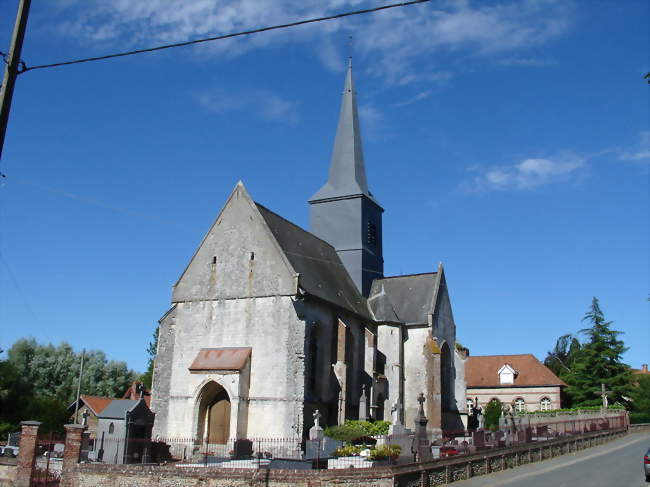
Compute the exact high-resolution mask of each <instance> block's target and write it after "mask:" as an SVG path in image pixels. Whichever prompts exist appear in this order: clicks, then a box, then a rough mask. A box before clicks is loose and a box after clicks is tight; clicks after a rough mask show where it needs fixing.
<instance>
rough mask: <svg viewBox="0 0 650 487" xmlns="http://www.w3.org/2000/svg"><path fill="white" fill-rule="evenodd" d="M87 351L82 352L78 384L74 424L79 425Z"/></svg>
mask: <svg viewBox="0 0 650 487" xmlns="http://www.w3.org/2000/svg"><path fill="white" fill-rule="evenodd" d="M85 356H86V349H85V348H84V349H83V350H82V351H81V366H80V367H79V382H77V402H76V403H75V405H74V424H79V417H78V414H79V397H80V396H81V377H82V376H83V375H84V357H85Z"/></svg>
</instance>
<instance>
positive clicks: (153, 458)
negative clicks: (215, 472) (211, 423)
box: [82, 413, 627, 470]
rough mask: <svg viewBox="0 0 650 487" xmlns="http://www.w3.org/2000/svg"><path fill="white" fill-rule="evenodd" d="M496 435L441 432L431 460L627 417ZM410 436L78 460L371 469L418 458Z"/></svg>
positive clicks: (606, 425)
mask: <svg viewBox="0 0 650 487" xmlns="http://www.w3.org/2000/svg"><path fill="white" fill-rule="evenodd" d="M506 424H507V426H506V427H504V428H503V429H502V430H500V431H487V430H486V431H483V430H481V431H468V430H458V431H445V432H444V434H443V437H442V440H438V441H435V442H433V443H432V446H431V449H432V454H433V458H434V459H436V458H441V459H445V458H449V457H454V456H462V455H470V454H473V453H476V452H477V451H481V450H492V449H497V448H503V447H510V446H515V445H524V444H527V443H535V442H544V441H548V440H554V439H559V438H563V437H568V436H573V435H581V434H584V433H588V432H596V431H607V430H619V429H622V428H625V427H626V426H627V416H626V415H625V413H622V414H621V415H618V416H612V415H609V416H608V417H602V418H589V419H571V420H557V419H555V418H552V417H550V418H549V421H545V422H544V423H541V422H539V421H537V423H536V424H528V423H527V422H526V418H525V417H524V418H522V420H521V421H515V422H514V424H510V423H506ZM414 450H415V448H414V436H413V434H411V435H402V436H391V435H384V436H375V437H363V438H357V439H353V440H347V441H345V442H344V441H337V440H334V439H331V438H327V437H325V438H323V439H320V440H307V439H304V438H299V437H291V438H278V437H270V438H264V437H254V438H244V439H241V438H240V439H236V438H231V439H228V440H227V441H224V442H223V443H216V442H210V441H206V440H205V439H197V438H191V437H187V438H180V437H170V438H165V437H156V438H153V439H142V438H117V437H110V436H108V437H104V438H102V439H101V440H96V441H95V442H94V443H92V442H91V443H89V444H88V448H87V450H86V451H83V452H82V459H84V461H89V462H103V463H118V464H121V463H145V464H169V463H173V464H176V465H177V466H178V467H180V468H182V467H190V466H193V467H200V466H203V467H213V468H257V469H261V468H269V469H290V470H302V469H337V468H350V467H354V468H371V467H377V466H387V465H398V464H404V463H411V462H413V461H415V460H416V457H415V452H414Z"/></svg>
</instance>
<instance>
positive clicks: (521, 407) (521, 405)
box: [515, 397, 526, 413]
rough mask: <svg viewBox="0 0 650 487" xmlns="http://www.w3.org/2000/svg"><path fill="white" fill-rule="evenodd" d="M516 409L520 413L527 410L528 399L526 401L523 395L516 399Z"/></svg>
mask: <svg viewBox="0 0 650 487" xmlns="http://www.w3.org/2000/svg"><path fill="white" fill-rule="evenodd" d="M515 411H517V412H518V413H523V412H524V411H526V401H524V400H523V399H522V398H521V397H519V398H517V399H515Z"/></svg>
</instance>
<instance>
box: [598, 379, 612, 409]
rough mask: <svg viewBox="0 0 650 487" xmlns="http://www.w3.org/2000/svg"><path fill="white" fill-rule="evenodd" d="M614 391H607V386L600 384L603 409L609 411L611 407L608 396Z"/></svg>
mask: <svg viewBox="0 0 650 487" xmlns="http://www.w3.org/2000/svg"><path fill="white" fill-rule="evenodd" d="M611 393H612V391H606V390H605V384H600V397H601V398H602V399H603V409H607V406H608V405H609V404H608V402H607V394H611Z"/></svg>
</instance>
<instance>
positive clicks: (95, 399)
mask: <svg viewBox="0 0 650 487" xmlns="http://www.w3.org/2000/svg"><path fill="white" fill-rule="evenodd" d="M79 398H80V399H81V400H82V401H83V402H84V403H85V404H86V406H88V407H89V408H90V409H92V411H93V412H94V413H95V416H97V415H98V414H99V413H101V412H102V411H103V410H104V408H105V407H106V406H108V405H109V403H110V402H111V401H112V400H113V399H114V398H113V397H100V396H87V395H85V394H82V395H81V396H79ZM73 405H74V403H73Z"/></svg>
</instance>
